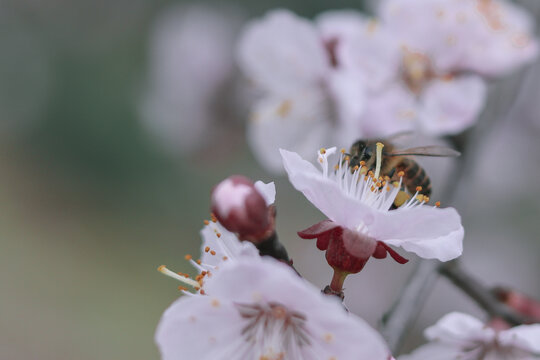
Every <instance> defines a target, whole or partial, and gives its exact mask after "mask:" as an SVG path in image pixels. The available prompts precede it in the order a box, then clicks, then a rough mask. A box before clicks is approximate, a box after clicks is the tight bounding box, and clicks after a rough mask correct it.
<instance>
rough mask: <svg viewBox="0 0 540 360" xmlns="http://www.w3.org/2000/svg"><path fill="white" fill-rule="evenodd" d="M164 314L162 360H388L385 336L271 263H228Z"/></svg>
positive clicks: (254, 260)
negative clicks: (201, 288) (193, 294)
mask: <svg viewBox="0 0 540 360" xmlns="http://www.w3.org/2000/svg"><path fill="white" fill-rule="evenodd" d="M205 289H206V290H207V293H208V294H211V295H209V296H196V297H182V298H180V299H179V300H177V301H176V302H175V303H173V304H172V305H171V306H170V307H169V308H168V309H167V310H166V311H165V313H164V314H163V317H162V319H161V321H160V323H159V325H158V328H157V331H156V342H157V344H158V347H159V349H160V352H161V356H162V359H163V360H178V359H201V360H221V359H223V360H246V359H247V360H261V359H268V360H302V359H303V360H318V359H320V360H329V359H340V360H348V359H351V360H352V359H355V360H362V359H365V360H387V359H389V358H390V354H389V351H388V350H387V348H386V346H385V344H384V342H383V340H382V338H381V336H380V335H379V334H378V333H377V332H376V331H375V330H373V329H372V328H371V327H370V326H369V325H368V324H367V323H365V322H364V321H363V320H361V319H360V318H358V317H356V316H355V315H353V314H350V313H347V312H346V311H345V310H344V308H343V306H342V305H341V304H340V303H339V301H338V300H337V299H336V298H333V297H328V296H324V295H322V294H321V292H320V290H319V289H317V288H315V287H314V286H313V285H311V284H309V283H308V282H307V281H306V280H304V279H302V278H300V277H299V276H298V275H297V274H296V273H295V272H294V271H293V270H292V269H291V268H290V267H289V266H288V265H285V264H283V263H280V262H278V261H276V260H274V259H270V258H242V259H240V260H239V261H236V262H226V263H225V264H224V265H223V266H222V268H221V269H220V271H219V272H217V273H216V274H215V275H214V276H212V277H211V278H209V279H208V280H207V282H206V284H205Z"/></svg>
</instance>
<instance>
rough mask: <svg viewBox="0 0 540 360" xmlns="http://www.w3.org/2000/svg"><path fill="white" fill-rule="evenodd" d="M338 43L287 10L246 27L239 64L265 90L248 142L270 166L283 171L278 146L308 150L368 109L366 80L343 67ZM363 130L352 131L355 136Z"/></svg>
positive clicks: (302, 150) (255, 111)
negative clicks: (337, 55)
mask: <svg viewBox="0 0 540 360" xmlns="http://www.w3.org/2000/svg"><path fill="white" fill-rule="evenodd" d="M334 46H335V41H334V39H332V40H331V41H325V37H324V36H323V34H322V33H321V31H320V29H319V28H318V27H317V24H315V23H313V22H311V21H308V20H306V19H303V18H300V17H298V16H296V15H294V14H293V13H291V12H289V11H286V10H276V11H272V12H270V13H268V14H267V15H266V16H265V17H264V18H262V19H258V20H254V21H252V22H251V23H249V24H248V25H247V26H246V28H245V30H244V33H243V36H242V38H241V40H240V44H239V48H238V60H239V64H240V67H241V69H242V70H243V71H244V73H245V74H246V76H247V77H248V79H249V80H250V81H251V82H252V83H253V84H254V85H255V86H256V87H257V88H258V89H261V90H262V91H263V92H264V96H263V97H262V98H261V99H260V100H259V101H258V102H257V103H256V104H255V105H254V107H253V111H252V115H251V119H250V122H249V124H248V141H249V143H250V145H251V148H252V149H253V151H254V153H255V155H256V156H257V158H258V159H259V161H260V162H261V163H262V164H263V165H264V166H265V167H266V168H267V169H268V170H271V171H274V172H280V171H282V170H283V168H282V164H281V159H280V157H279V153H278V148H280V147H281V148H287V149H291V150H294V151H297V152H299V153H300V154H302V155H308V154H309V153H310V152H311V149H313V148H317V147H318V146H319V144H323V143H328V142H331V141H333V139H334V137H335V136H336V135H337V134H338V133H339V132H340V128H341V127H342V126H344V125H345V124H347V123H350V121H351V120H350V119H351V118H355V117H357V116H358V115H359V114H360V113H362V111H363V108H364V85H363V84H364V82H363V81H362V79H361V78H360V76H361V75H360V73H358V74H354V73H349V74H344V73H342V72H341V69H340V68H339V67H338V66H337V64H336V59H335V57H334V55H335V54H334ZM358 135H359V134H354V133H353V132H352V131H351V133H350V134H349V136H351V139H354V138H356V137H357V136H358Z"/></svg>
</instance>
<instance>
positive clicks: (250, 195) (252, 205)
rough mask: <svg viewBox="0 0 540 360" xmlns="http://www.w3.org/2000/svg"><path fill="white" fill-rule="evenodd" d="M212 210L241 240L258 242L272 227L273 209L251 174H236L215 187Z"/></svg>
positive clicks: (267, 234) (266, 235)
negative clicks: (249, 177) (256, 185)
mask: <svg viewBox="0 0 540 360" xmlns="http://www.w3.org/2000/svg"><path fill="white" fill-rule="evenodd" d="M211 202H212V212H213V213H214V215H215V216H216V218H217V219H218V221H219V222H220V223H221V224H222V225H223V226H224V227H225V228H226V229H227V230H229V231H231V232H234V233H237V234H238V237H239V239H240V240H246V241H251V242H254V243H258V242H260V241H263V240H264V239H265V238H267V237H268V236H269V235H270V234H271V233H272V231H273V217H272V214H273V211H272V210H271V207H270V206H268V205H267V203H266V201H265V198H264V197H263V196H262V194H261V193H260V192H259V190H257V188H256V187H255V184H254V183H253V182H252V181H251V180H249V179H248V178H246V177H244V176H240V175H233V176H230V177H228V178H227V179H225V180H223V181H222V182H220V183H219V184H218V185H217V186H216V187H215V188H214V189H213V191H212V197H211Z"/></svg>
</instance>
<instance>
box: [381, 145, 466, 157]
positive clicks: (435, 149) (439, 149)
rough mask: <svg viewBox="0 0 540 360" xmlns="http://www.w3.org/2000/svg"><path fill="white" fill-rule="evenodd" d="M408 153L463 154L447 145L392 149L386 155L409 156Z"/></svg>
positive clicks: (447, 155)
mask: <svg viewBox="0 0 540 360" xmlns="http://www.w3.org/2000/svg"><path fill="white" fill-rule="evenodd" d="M407 155H417V156H439V157H458V156H460V155H461V153H460V152H459V151H456V150H454V149H450V148H448V147H445V146H437V145H430V146H419V147H413V148H409V149H403V150H395V151H392V152H390V153H388V154H386V156H407Z"/></svg>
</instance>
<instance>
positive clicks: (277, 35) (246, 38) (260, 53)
mask: <svg viewBox="0 0 540 360" xmlns="http://www.w3.org/2000/svg"><path fill="white" fill-rule="evenodd" d="M238 59H239V63H240V66H241V68H242V70H243V71H244V72H245V73H246V74H247V75H248V77H249V78H250V80H252V81H253V82H255V83H256V84H258V85H259V86H261V87H262V88H264V89H265V90H267V91H270V92H274V93H284V92H291V91H296V90H298V89H302V88H305V87H309V86H313V85H315V84H317V83H319V82H320V81H321V79H322V78H323V77H324V74H325V73H326V72H327V71H328V69H329V66H330V64H329V59H328V56H327V54H326V50H325V48H324V46H323V42H322V39H321V38H320V36H319V34H318V32H317V29H316V28H315V26H314V25H313V24H312V23H311V22H309V21H308V20H305V19H302V18H300V17H298V16H296V15H295V14H293V13H292V12H290V11H287V10H275V11H272V12H269V13H268V14H267V15H265V16H264V17H263V18H262V19H259V20H254V21H252V22H250V23H249V24H248V25H247V26H246V28H245V30H244V35H243V36H242V38H241V39H240V45H239V48H238Z"/></svg>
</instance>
